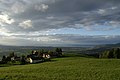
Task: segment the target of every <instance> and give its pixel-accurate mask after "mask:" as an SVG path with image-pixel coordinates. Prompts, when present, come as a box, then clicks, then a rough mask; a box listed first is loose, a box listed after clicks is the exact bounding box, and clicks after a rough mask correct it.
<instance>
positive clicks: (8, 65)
mask: <svg viewBox="0 0 120 80" xmlns="http://www.w3.org/2000/svg"><path fill="white" fill-rule="evenodd" d="M55 61H57V60H52V59H51V60H45V61H41V62H36V63H32V64H40V63H45V62H55ZM17 65H29V63H26V64H0V67H10V66H17Z"/></svg>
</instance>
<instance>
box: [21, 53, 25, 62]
mask: <svg viewBox="0 0 120 80" xmlns="http://www.w3.org/2000/svg"><path fill="white" fill-rule="evenodd" d="M25 63H26V60H25V56H24V55H22V57H21V64H25Z"/></svg>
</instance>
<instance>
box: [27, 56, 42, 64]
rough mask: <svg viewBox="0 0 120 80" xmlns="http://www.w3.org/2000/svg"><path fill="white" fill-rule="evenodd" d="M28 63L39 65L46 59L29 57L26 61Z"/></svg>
mask: <svg viewBox="0 0 120 80" xmlns="http://www.w3.org/2000/svg"><path fill="white" fill-rule="evenodd" d="M26 61H27V62H28V63H39V62H42V61H44V59H40V58H39V57H29V58H27V60H26Z"/></svg>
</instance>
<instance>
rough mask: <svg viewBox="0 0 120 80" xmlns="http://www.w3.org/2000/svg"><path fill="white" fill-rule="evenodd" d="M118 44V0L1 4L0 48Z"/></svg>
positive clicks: (10, 0) (3, 0)
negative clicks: (11, 46)
mask: <svg viewBox="0 0 120 80" xmlns="http://www.w3.org/2000/svg"><path fill="white" fill-rule="evenodd" d="M115 43H120V0H34V1H33V0H0V44H1V45H15V46H79V45H101V44H115Z"/></svg>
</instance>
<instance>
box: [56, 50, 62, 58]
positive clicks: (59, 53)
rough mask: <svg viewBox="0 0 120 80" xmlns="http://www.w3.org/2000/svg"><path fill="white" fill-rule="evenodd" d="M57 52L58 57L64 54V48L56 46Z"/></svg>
mask: <svg viewBox="0 0 120 80" xmlns="http://www.w3.org/2000/svg"><path fill="white" fill-rule="evenodd" d="M55 52H57V53H58V57H60V56H62V49H61V48H56V49H55Z"/></svg>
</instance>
